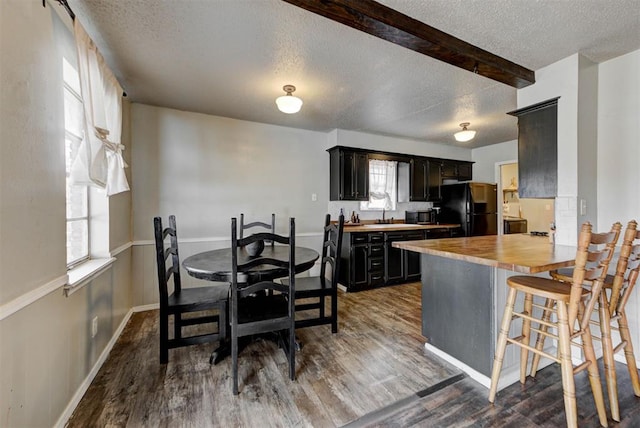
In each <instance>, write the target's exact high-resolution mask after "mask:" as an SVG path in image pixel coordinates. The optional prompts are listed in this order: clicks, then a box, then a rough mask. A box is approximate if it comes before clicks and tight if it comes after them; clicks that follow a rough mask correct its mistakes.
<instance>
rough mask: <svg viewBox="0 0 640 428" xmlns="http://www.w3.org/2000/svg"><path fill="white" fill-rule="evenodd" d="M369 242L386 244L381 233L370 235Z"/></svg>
mask: <svg viewBox="0 0 640 428" xmlns="http://www.w3.org/2000/svg"><path fill="white" fill-rule="evenodd" d="M369 242H370V243H372V244H382V243H383V242H384V235H383V234H382V232H380V233H370V234H369Z"/></svg>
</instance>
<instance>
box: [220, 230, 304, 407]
mask: <svg viewBox="0 0 640 428" xmlns="http://www.w3.org/2000/svg"><path fill="white" fill-rule="evenodd" d="M295 227H296V226H295V219H293V218H291V219H290V223H289V236H281V235H277V234H275V233H269V232H261V233H256V234H253V235H250V236H247V237H246V238H242V239H239V238H238V236H237V233H238V231H237V225H236V219H235V218H232V219H231V259H232V263H231V265H232V272H231V277H232V281H231V309H230V318H231V359H232V361H231V364H232V371H233V376H232V382H233V394H234V395H238V353H239V348H238V339H239V338H241V337H245V336H252V335H257V334H263V333H269V332H275V333H277V334H278V335H279V337H280V338H281V340H280V344H281V346H282V347H283V349H284V351H285V353H286V356H287V359H288V360H289V378H290V379H291V380H295V375H296V372H295V369H296V364H295V350H296V347H295V300H294V295H295V287H296V279H295ZM259 240H270V241H273V242H277V243H279V244H284V245H287V246H288V247H289V258H288V260H286V261H285V260H277V259H273V258H269V257H260V256H257V257H253V258H249V261H247V262H246V263H242V264H240V263H238V251H244V249H242V247H245V246H247V245H249V244H252V243H253V242H256V241H259ZM265 265H268V266H273V268H274V269H276V270H280V271H282V273H283V274H282V275H280V277H282V276H285V275H288V282H287V284H286V285H285V284H281V283H276V282H273V281H272V280H271V279H269V280H264V281H261V280H258V281H257V282H254V283H241V282H239V280H238V274H239V273H242V272H245V271H247V270H250V269H251V268H253V267H255V266H265ZM276 276H278V275H276Z"/></svg>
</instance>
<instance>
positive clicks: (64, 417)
mask: <svg viewBox="0 0 640 428" xmlns="http://www.w3.org/2000/svg"><path fill="white" fill-rule="evenodd" d="M133 312H134V310H133V309H129V312H127V314H126V315H125V316H124V319H123V320H122V322H121V323H120V325H119V326H118V328H117V329H116V331H115V332H114V333H113V336H112V337H111V340H109V343H107V346H105V348H104V350H103V351H102V353H101V354H100V357H99V358H98V360H97V361H96V363H95V364H94V365H93V367H92V368H91V371H90V372H89V374H88V375H87V377H86V378H85V379H84V381H83V382H82V383H81V384H80V386H79V387H78V389H77V390H76V393H75V394H73V397H72V398H71V401H69V404H68V405H67V407H66V408H65V409H64V412H62V414H61V415H60V417H59V418H58V421H57V422H56V423H55V425H54V427H56V428H63V427H64V426H65V425H66V424H67V422H68V421H69V418H70V417H71V415H72V414H73V411H74V410H75V409H76V407H77V406H78V404H79V403H80V400H82V397H83V396H84V394H85V392H87V389H89V386H91V382H93V379H95V377H96V375H97V374H98V372H99V371H100V369H101V368H102V365H103V364H104V362H105V361H106V360H107V357H108V356H109V353H110V352H111V350H112V349H113V346H114V345H115V344H116V341H117V340H118V338H119V337H120V335H121V334H122V331H123V330H124V328H125V326H126V325H127V323H128V322H129V319H130V318H131V315H132V314H133Z"/></svg>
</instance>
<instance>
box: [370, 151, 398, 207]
mask: <svg viewBox="0 0 640 428" xmlns="http://www.w3.org/2000/svg"><path fill="white" fill-rule="evenodd" d="M397 166H398V163H397V162H391V161H383V160H375V159H372V160H370V161H369V208H379V209H382V208H384V209H385V210H395V209H396V192H397V188H398V186H397V173H396V171H397Z"/></svg>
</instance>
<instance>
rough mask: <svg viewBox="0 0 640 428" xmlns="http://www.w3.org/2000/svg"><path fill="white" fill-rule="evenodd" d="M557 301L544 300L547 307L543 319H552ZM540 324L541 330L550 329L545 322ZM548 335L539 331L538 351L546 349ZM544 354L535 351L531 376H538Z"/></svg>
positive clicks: (547, 320) (537, 338)
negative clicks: (545, 343)
mask: <svg viewBox="0 0 640 428" xmlns="http://www.w3.org/2000/svg"><path fill="white" fill-rule="evenodd" d="M554 303H555V300H552V299H546V300H545V302H544V307H545V308H546V309H545V310H544V312H543V313H542V320H543V321H546V322H549V321H550V320H551V312H552V311H551V309H552V308H553V305H554ZM539 325H540V330H541V331H543V332H545V333H546V332H547V331H548V330H549V327H548V326H547V325H545V324H539ZM546 338H547V337H546V336H545V335H544V334H542V333H538V334H537V337H536V349H537V350H538V351H542V350H543V349H544V342H545V340H546ZM541 357H542V356H541V355H540V354H538V353H536V352H534V353H533V361H531V372H530V375H531V377H536V373H537V372H538V365H539V364H540V358H541Z"/></svg>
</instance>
